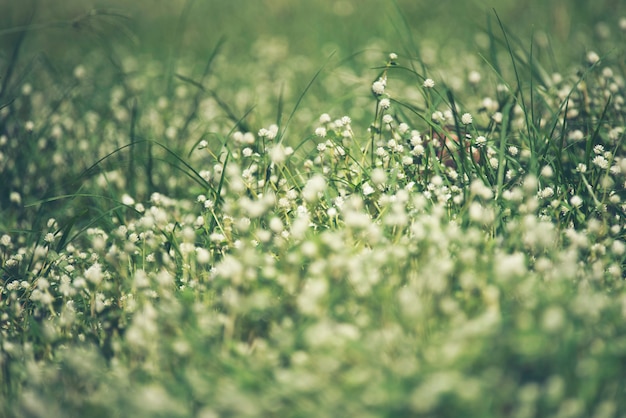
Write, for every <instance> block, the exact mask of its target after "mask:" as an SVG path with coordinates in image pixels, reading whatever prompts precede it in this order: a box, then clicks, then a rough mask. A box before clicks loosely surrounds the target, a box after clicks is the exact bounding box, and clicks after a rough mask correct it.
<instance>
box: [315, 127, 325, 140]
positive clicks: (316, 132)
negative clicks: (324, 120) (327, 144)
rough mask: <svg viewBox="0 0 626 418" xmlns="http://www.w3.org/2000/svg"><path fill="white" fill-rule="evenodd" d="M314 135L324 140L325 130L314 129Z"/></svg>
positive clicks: (320, 128)
mask: <svg viewBox="0 0 626 418" xmlns="http://www.w3.org/2000/svg"><path fill="white" fill-rule="evenodd" d="M315 135H317V136H319V137H320V138H324V137H325V136H326V128H322V127H319V128H317V129H315Z"/></svg>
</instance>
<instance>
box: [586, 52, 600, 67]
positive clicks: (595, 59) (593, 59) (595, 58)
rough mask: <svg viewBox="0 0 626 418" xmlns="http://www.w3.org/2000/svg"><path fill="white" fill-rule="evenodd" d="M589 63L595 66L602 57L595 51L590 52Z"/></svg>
mask: <svg viewBox="0 0 626 418" xmlns="http://www.w3.org/2000/svg"><path fill="white" fill-rule="evenodd" d="M587 61H588V62H589V64H595V63H596V62H598V61H600V56H599V55H598V54H597V53H596V52H594V51H589V52H588V53H587Z"/></svg>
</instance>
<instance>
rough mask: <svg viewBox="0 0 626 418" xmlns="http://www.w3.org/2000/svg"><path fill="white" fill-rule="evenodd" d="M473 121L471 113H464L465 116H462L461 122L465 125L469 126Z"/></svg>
mask: <svg viewBox="0 0 626 418" xmlns="http://www.w3.org/2000/svg"><path fill="white" fill-rule="evenodd" d="M473 120H474V119H473V118H472V115H471V114H469V113H463V116H461V122H463V124H464V125H469V124H470V123H472V122H473Z"/></svg>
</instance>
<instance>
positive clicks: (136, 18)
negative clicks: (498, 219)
mask: <svg viewBox="0 0 626 418" xmlns="http://www.w3.org/2000/svg"><path fill="white" fill-rule="evenodd" d="M0 3H2V5H1V6H0V8H1V10H2V13H0V28H1V30H2V32H0V33H2V35H3V36H1V37H0V42H2V44H1V45H2V55H3V59H4V60H6V59H7V55H8V53H9V51H10V47H11V45H12V44H14V43H15V42H16V37H17V36H19V33H20V31H19V27H22V26H28V25H31V29H32V30H31V31H30V32H29V36H28V40H29V43H28V45H29V47H30V48H32V50H35V51H45V52H46V53H47V54H48V55H49V56H50V58H51V60H52V61H53V62H55V63H59V65H62V64H68V65H69V63H71V64H72V65H75V60H76V59H77V57H79V56H80V55H83V54H85V52H88V51H93V50H94V49H96V48H98V47H99V46H98V45H99V42H102V41H106V42H109V43H111V44H113V45H116V46H119V45H124V46H126V47H128V48H132V49H133V50H137V51H141V52H147V53H150V54H154V56H155V57H157V58H162V59H166V58H167V57H169V56H171V54H172V53H183V54H188V55H192V56H193V55H195V56H200V57H202V56H203V55H206V54H207V51H208V50H210V49H211V48H212V47H213V46H214V44H215V43H216V41H217V40H218V39H219V38H220V37H222V36H224V37H225V38H226V40H227V43H226V47H225V52H227V55H228V57H229V59H232V60H236V61H238V60H246V59H247V58H248V57H249V56H250V54H254V53H255V48H257V49H258V43H257V41H258V40H263V39H265V38H272V37H280V38H282V39H283V40H284V41H286V43H285V48H286V51H287V53H288V55H289V56H294V55H304V56H307V57H310V58H312V59H314V60H319V61H322V60H323V59H324V58H326V57H327V56H328V54H329V51H332V50H339V51H340V52H341V53H343V54H344V55H348V54H350V53H354V52H357V51H359V50H361V49H363V48H365V47H366V46H367V45H370V44H371V42H372V41H373V40H378V41H380V42H382V43H383V44H385V45H387V46H389V47H390V48H394V47H395V49H396V50H397V51H398V52H400V50H401V44H402V43H403V42H405V41H406V38H407V31H406V29H405V27H404V25H405V24H406V25H407V26H408V27H409V28H410V30H411V32H412V35H413V37H414V39H415V40H416V41H420V42H421V41H424V40H430V41H432V42H433V43H434V44H435V45H436V48H437V49H442V50H447V51H449V52H450V53H453V52H454V51H455V50H456V51H463V50H465V52H466V51H467V49H468V48H470V49H471V48H472V47H473V46H474V45H475V43H476V41H477V40H476V35H477V34H479V33H481V32H483V31H484V28H485V27H486V21H487V17H488V16H490V17H492V18H493V17H494V13H493V9H495V10H496V11H497V12H498V14H499V16H500V18H501V19H502V20H503V22H504V23H505V25H507V27H509V28H510V29H511V30H512V31H513V33H515V34H517V35H518V36H519V37H520V38H521V39H522V40H525V41H526V42H527V43H529V40H530V34H531V33H532V32H534V33H535V34H536V35H537V36H538V37H537V39H538V41H539V42H550V43H551V44H552V45H553V49H554V50H555V51H558V54H557V55H566V56H565V57H563V59H564V60H566V59H569V58H570V57H569V56H567V54H568V53H578V54H580V50H581V49H583V50H584V49H586V48H590V47H591V45H590V43H591V42H594V43H595V44H596V45H597V44H601V43H602V41H603V39H604V38H611V37H614V36H617V35H618V34H616V33H615V32H616V31H617V28H618V26H617V20H618V19H619V18H620V16H623V15H624V14H626V10H625V9H626V5H625V4H624V2H623V1H620V0H597V1H593V2H591V1H587V0H528V1H513V0H498V1H478V0H473V1H464V2H460V1H453V0H447V1H438V2H433V1H423V0H422V1H414V0H397V1H380V0H358V1H357V0H338V1H334V0H307V1H292V0H229V1H226V0H220V1H217V0H195V1H194V0H138V1H132V2H131V1H125V0H100V1H95V0H46V1H42V0H40V1H37V0H26V1H19V2H18V1H13V0H3V1H2V2H0ZM93 10H99V11H101V14H96V15H89V13H90V11H93ZM594 46H595V45H594ZM283 58H287V56H286V55H285V56H284V57H283ZM557 59H559V60H560V59H561V57H560V56H559V57H557Z"/></svg>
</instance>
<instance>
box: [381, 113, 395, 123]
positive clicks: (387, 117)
mask: <svg viewBox="0 0 626 418" xmlns="http://www.w3.org/2000/svg"><path fill="white" fill-rule="evenodd" d="M391 122H393V116H391V115H385V116H383V123H386V124H390V123H391Z"/></svg>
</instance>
